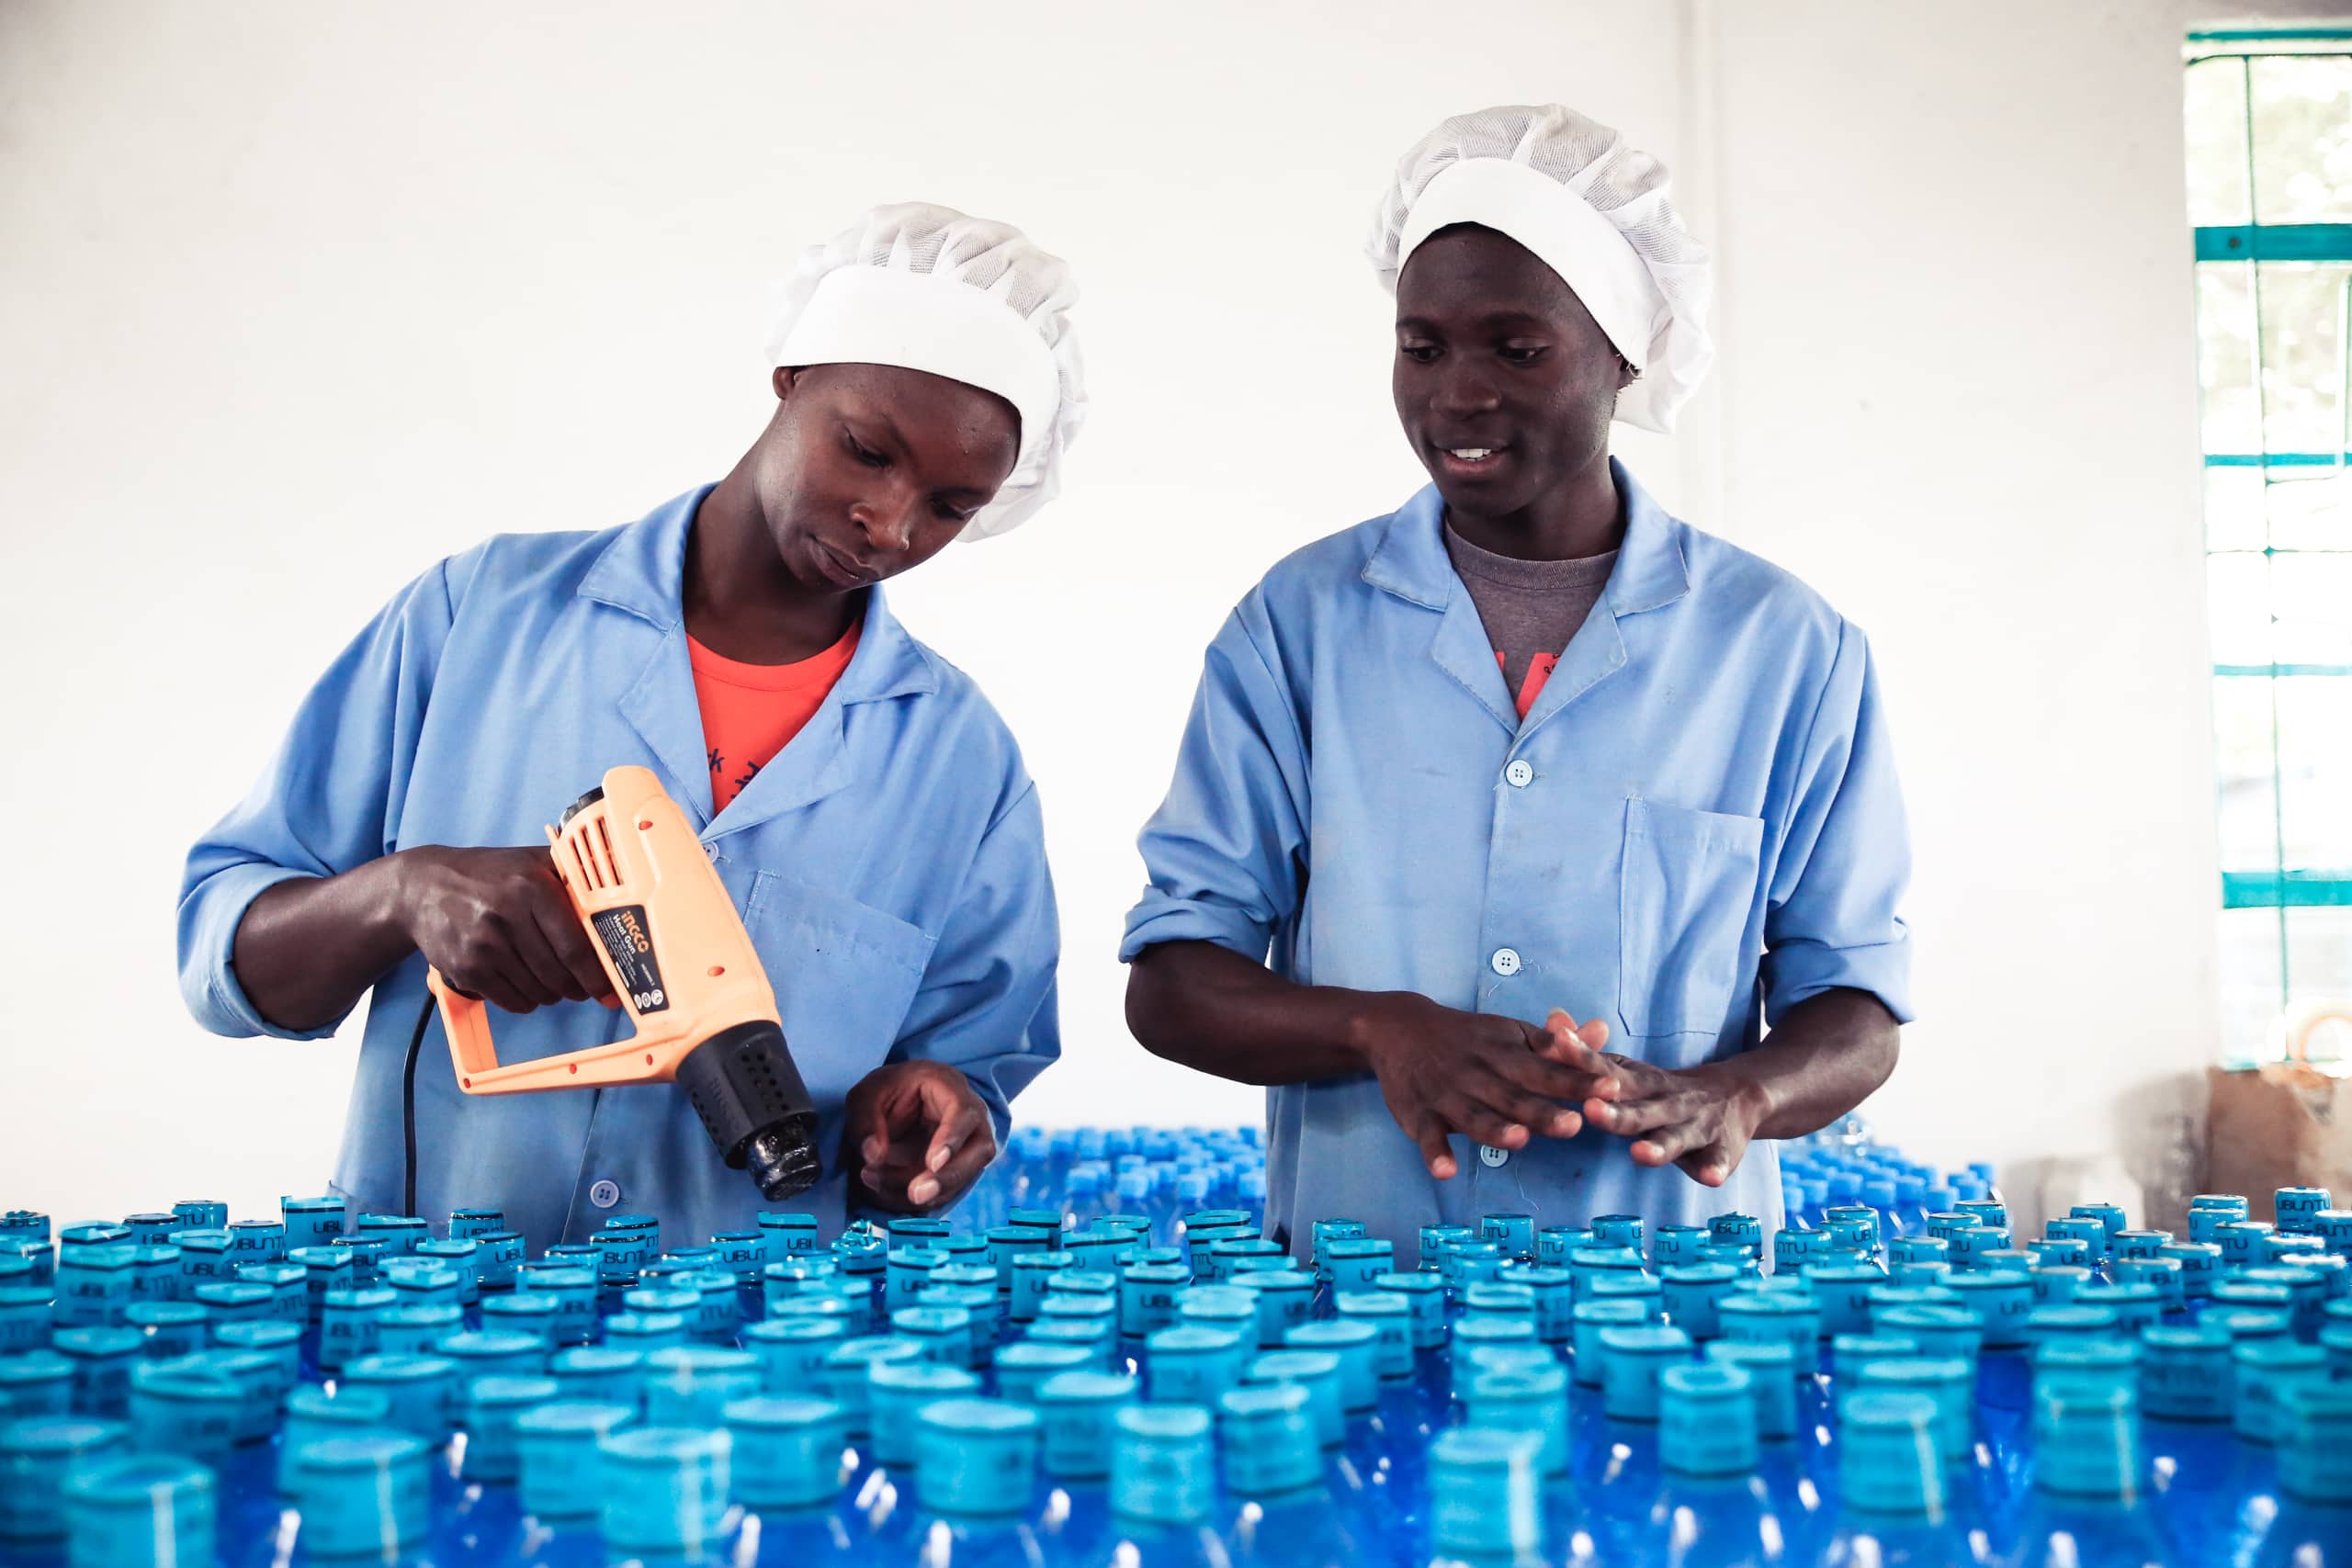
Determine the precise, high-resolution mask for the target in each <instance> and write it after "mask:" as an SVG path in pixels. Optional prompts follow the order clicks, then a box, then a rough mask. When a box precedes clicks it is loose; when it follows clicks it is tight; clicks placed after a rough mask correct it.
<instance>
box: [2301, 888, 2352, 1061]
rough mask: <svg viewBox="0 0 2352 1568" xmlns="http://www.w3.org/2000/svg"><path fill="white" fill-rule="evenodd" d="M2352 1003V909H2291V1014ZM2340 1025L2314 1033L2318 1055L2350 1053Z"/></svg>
mask: <svg viewBox="0 0 2352 1568" xmlns="http://www.w3.org/2000/svg"><path fill="white" fill-rule="evenodd" d="M2331 1003H2333V1004H2335V1005H2337V1006H2342V1005H2345V1004H2347V1003H2352V909H2290V910H2288V911H2287V1017H2288V1019H2289V1020H2290V1021H2301V1019H2303V1018H2305V1017H2307V1016H2309V1015H2310V1014H2311V1012H2312V1010H2314V1009H2317V1008H2321V1007H2325V1006H2327V1005H2329V1004H2331ZM2346 1043H2347V1042H2346V1027H2345V1026H2344V1025H2342V1024H2337V1025H2335V1026H2333V1027H2331V1028H2329V1029H2327V1030H2325V1031H2314V1032H2312V1035H2311V1036H2310V1050H2311V1054H2312V1058H2313V1059H2314V1060H2317V1059H2319V1058H2320V1057H2322V1056H2325V1055H2335V1056H2342V1055H2352V1050H2347V1049H2346Z"/></svg>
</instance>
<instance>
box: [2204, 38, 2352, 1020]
mask: <svg viewBox="0 0 2352 1568" xmlns="http://www.w3.org/2000/svg"><path fill="white" fill-rule="evenodd" d="M2186 58H2187V62H2188V63H2187V82H2186V86H2187V105H2186V107H2187V118H2188V188H2189V214H2188V216H2189V221H2190V223H2191V225H2192V232H2191V234H2190V236H2189V240H2190V245H2189V253H2190V260H2191V265H2192V268H2193V276H2194V278H2195V281H2196V300H2197V317H2198V342H2199V392H2200V423H2201V426H2202V432H2203V434H2202V441H2201V445H2200V452H2201V455H2202V457H2203V467H2204V473H2205V495H2206V533H2207V539H2206V558H2207V571H2208V580H2209V583H2210V585H2211V615H2212V655H2211V671H2212V687H2211V690H2212V694H2213V713H2214V722H2215V745H2216V751H2217V757H2218V761H2219V762H2220V769H2219V773H2220V781H2221V791H2220V796H2219V799H2218V801H2217V808H2218V818H2219V821H2220V825H2221V839H2222V868H2223V869H2222V874H2221V879H2220V880H2221V889H2220V891H2221V895H2222V897H2221V900H2220V904H2221V908H2220V910H2219V911H2218V919H2219V922H2220V923H2219V935H2220V945H2221V959H2222V965H2221V967H2222V993H2223V996H2222V1002H2223V1010H2224V1026H2225V1036H2224V1042H2225V1047H2226V1049H2228V1050H2229V1051H2230V1052H2232V1053H2233V1054H2234V1055H2262V1054H2263V1053H2264V1047H2265V1046H2266V1045H2267V1046H2269V1047H2271V1048H2273V1049H2274V1050H2275V1048H2276V1046H2277V1045H2278V1042H2279V1040H2280V1039H2281V1035H2282V1030H2283V1028H2284V1027H2285V1026H2286V1024H2287V1022H2288V1021H2291V1020H2293V1019H2295V1018H2297V1017H2300V1016H2301V1015H2304V1014H2307V1013H2309V1012H2310V1011H2311V1010H2312V1009H2313V1008H2314V1007H2315V1006H2317V1005H2320V1004H2324V1003H2328V1002H2345V1001H2352V180H2347V179H2346V177H2345V171H2346V169H2347V168H2352V28H2343V27H2338V28H2291V29H2289V28H2211V29H2204V30H2199V31H2196V32H2192V33H2190V34H2189V35H2188V49H2187V51H2186Z"/></svg>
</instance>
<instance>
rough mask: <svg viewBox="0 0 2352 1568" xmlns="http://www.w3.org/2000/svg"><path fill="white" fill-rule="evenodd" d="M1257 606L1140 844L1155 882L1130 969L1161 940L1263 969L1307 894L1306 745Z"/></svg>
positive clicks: (1218, 652)
mask: <svg viewBox="0 0 2352 1568" xmlns="http://www.w3.org/2000/svg"><path fill="white" fill-rule="evenodd" d="M1262 619H1263V616H1262V613H1261V611H1260V609H1259V606H1258V604H1257V601H1256V600H1255V599H1254V598H1253V599H1250V600H1246V601H1244V602H1243V604H1242V606H1241V607H1240V608H1239V609H1237V610H1236V611H1235V612H1234V613H1233V614H1232V615H1230V616H1228V617H1227V620H1226V623H1225V625H1224V626H1223V627H1222V628H1221V629H1220V630H1219V631H1218V632H1217V635H1216V640H1215V641H1213V642H1211V643H1210V644H1209V650H1208V658H1207V660H1206V662H1205V665H1204V669H1203V671H1202V674H1201V684H1200V690H1199V692H1198V693H1197V694H1195V695H1194V697H1193V714H1192V717H1191V719H1190V720H1189V721H1188V722H1187V723H1186V724H1185V727H1184V739H1183V743H1182V746H1181V747H1180V748H1179V749H1178V751H1177V754H1176V776H1175V779H1174V781H1173V782H1172V783H1171V784H1170V785H1169V788H1168V798H1167V799H1166V800H1165V801H1163V802H1162V803H1161V805H1160V807H1159V811H1158V812H1156V813H1154V814H1153V816H1152V818H1151V820H1150V821H1149V822H1148V823H1146V824H1145V825H1144V829H1143V833H1142V836H1141V837H1140V838H1139V839H1138V840H1137V841H1136V847H1137V848H1138V849H1140V850H1141V851H1142V852H1143V862H1144V872H1145V874H1146V876H1147V877H1148V885H1147V886H1146V887H1145V889H1144V895H1143V899H1142V901H1141V902H1140V903H1138V904H1137V905H1136V907H1135V908H1133V909H1132V910H1130V911H1128V914H1127V929H1126V935H1125V940H1124V941H1123V942H1121V943H1120V945H1119V957H1120V960H1121V961H1122V962H1126V961H1130V960H1132V959H1134V957H1135V956H1136V954H1137V953H1141V952H1142V951H1143V950H1144V949H1145V948H1147V947H1150V946H1152V945H1154V944H1155V943H1158V942H1216V943H1217V944H1218V945H1220V946H1223V947H1228V948H1231V949H1232V950H1233V951H1234V952H1236V953H1240V954H1241V955H1242V956H1243V957H1245V958H1248V959H1250V960H1251V961H1252V962H1255V963H1263V962H1264V961H1265V958H1266V951H1267V948H1268V946H1269V944H1270V943H1271V942H1272V939H1273V934H1274V931H1275V930H1276V928H1277V927H1279V926H1280V925H1281V924H1282V923H1283V921H1284V920H1287V919H1289V918H1290V917H1291V915H1292V914H1293V913H1295V911H1296V909H1297V908H1298V902H1299V897H1300V895H1301V893H1302V890H1303V889H1304V886H1305V882H1306V874H1305V870H1304V867H1305V863H1306V859H1305V857H1306V835H1307V826H1308V815H1307V780H1308V776H1309V775H1308V771H1307V761H1308V759H1307V743H1306V732H1305V730H1304V729H1303V728H1301V726H1300V724H1299V720H1298V715H1297V713H1296V711H1295V708H1294V706H1293V705H1292V703H1291V700H1290V694H1289V690H1288V688H1287V687H1286V686H1285V685H1284V684H1283V682H1282V681H1281V680H1280V679H1279V678H1278V677H1277V676H1276V674H1275V673H1274V669H1273V666H1272V663H1271V662H1270V661H1269V660H1267V658H1266V657H1265V655H1264V653H1263V652H1262V651H1261V642H1260V640H1259V637H1258V636H1257V635H1254V634H1253V631H1252V622H1253V621H1262Z"/></svg>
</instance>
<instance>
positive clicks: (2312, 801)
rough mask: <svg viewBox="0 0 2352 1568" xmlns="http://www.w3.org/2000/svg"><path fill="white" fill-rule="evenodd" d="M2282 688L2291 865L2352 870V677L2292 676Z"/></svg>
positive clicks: (2282, 773)
mask: <svg viewBox="0 0 2352 1568" xmlns="http://www.w3.org/2000/svg"><path fill="white" fill-rule="evenodd" d="M2244 684H2246V685H2250V686H2260V685H2262V684H2265V682H2260V681H2248V682H2244ZM2278 798H2279V813H2280V818H2281V822H2282V825H2283V827H2284V829H2285V837H2286V841H2287V867H2288V869H2289V870H2290V871H2335V870H2338V869H2343V868H2352V679H2347V678H2344V677H2334V678H2330V677H2327V676H2320V675H2303V676H2293V677H2289V678H2287V679H2285V680H2281V681H2279V682H2278Z"/></svg>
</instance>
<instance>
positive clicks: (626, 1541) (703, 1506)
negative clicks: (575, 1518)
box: [596, 1427, 734, 1568]
mask: <svg viewBox="0 0 2352 1568" xmlns="http://www.w3.org/2000/svg"><path fill="white" fill-rule="evenodd" d="M732 1448H733V1441H732V1438H730V1437H729V1433H728V1431H727V1429H726V1428H725V1427H712V1428H706V1427H625V1428H623V1429H621V1430H619V1431H615V1432H610V1433H607V1434H606V1435H605V1437H603V1438H599V1439H598V1440H597V1444H596V1451H597V1457H598V1461H599V1465H600V1468H601V1471H602V1473H603V1477H604V1498H603V1504H602V1507H601V1508H600V1510H599V1513H600V1517H601V1521H602V1527H603V1534H604V1538H605V1551H606V1553H607V1554H608V1556H610V1558H611V1559H612V1560H613V1561H615V1562H639V1563H642V1564H645V1568H688V1565H691V1564H700V1563H709V1562H721V1561H724V1560H725V1559H726V1558H727V1557H729V1556H730V1555H732V1554H731V1552H730V1551H729V1546H730V1545H731V1543H732V1540H733V1536H734V1531H733V1529H731V1528H730V1526H731V1524H732V1523H733V1520H732V1519H730V1517H729V1513H728V1508H727V1492H728V1467H729V1455H730V1453H731V1451H732Z"/></svg>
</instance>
